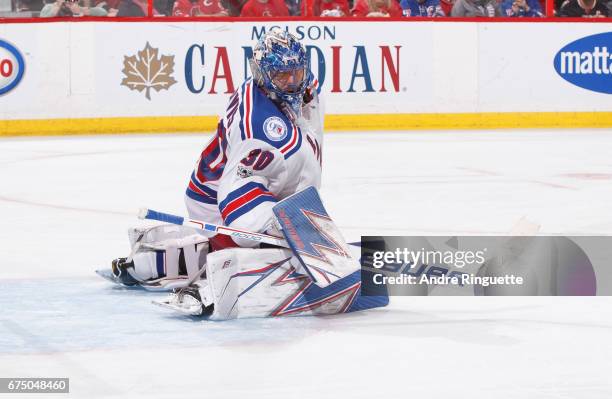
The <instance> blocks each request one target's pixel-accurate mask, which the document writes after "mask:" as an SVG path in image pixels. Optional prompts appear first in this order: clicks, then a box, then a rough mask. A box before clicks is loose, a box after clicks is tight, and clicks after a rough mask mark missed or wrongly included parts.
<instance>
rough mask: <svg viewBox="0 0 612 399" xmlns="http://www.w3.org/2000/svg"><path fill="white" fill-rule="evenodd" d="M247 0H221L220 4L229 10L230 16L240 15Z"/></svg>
mask: <svg viewBox="0 0 612 399" xmlns="http://www.w3.org/2000/svg"><path fill="white" fill-rule="evenodd" d="M246 2H247V0H221V5H222V6H223V7H224V8H225V9H226V10H227V11H228V12H229V15H230V17H238V16H240V12H241V11H242V7H244V5H245V4H246Z"/></svg>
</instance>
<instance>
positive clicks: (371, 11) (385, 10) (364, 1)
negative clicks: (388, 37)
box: [351, 0, 402, 18]
mask: <svg viewBox="0 0 612 399" xmlns="http://www.w3.org/2000/svg"><path fill="white" fill-rule="evenodd" d="M351 14H352V15H353V16H354V17H392V18H401V16H402V9H401V8H400V6H399V4H398V2H397V0H355V5H354V7H353V9H352V10H351Z"/></svg>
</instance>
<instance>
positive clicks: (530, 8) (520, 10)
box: [501, 0, 544, 17]
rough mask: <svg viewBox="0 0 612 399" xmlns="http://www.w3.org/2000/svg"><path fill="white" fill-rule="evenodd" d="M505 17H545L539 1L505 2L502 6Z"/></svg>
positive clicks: (518, 0) (516, 0) (511, 0)
mask: <svg viewBox="0 0 612 399" xmlns="http://www.w3.org/2000/svg"><path fill="white" fill-rule="evenodd" d="M501 14H502V15H503V16H505V17H543V16H544V14H543V13H542V8H541V6H540V2H539V1H538V0H505V1H504V2H503V3H502V5H501Z"/></svg>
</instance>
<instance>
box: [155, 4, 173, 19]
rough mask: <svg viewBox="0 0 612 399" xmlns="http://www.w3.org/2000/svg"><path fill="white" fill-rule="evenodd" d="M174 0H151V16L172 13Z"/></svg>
mask: <svg viewBox="0 0 612 399" xmlns="http://www.w3.org/2000/svg"><path fill="white" fill-rule="evenodd" d="M173 6H174V0H153V16H155V17H169V16H170V15H172V8H173Z"/></svg>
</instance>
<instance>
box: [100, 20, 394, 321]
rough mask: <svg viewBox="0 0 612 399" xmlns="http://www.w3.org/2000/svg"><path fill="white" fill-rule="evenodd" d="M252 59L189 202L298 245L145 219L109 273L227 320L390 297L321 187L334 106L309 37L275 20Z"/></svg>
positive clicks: (334, 309)
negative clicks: (370, 284) (363, 263)
mask: <svg viewBox="0 0 612 399" xmlns="http://www.w3.org/2000/svg"><path fill="white" fill-rule="evenodd" d="M250 67H251V72H252V78H250V79H248V80H246V81H245V82H244V83H243V84H242V86H241V87H240V88H239V89H238V90H236V92H235V93H233V95H232V96H231V98H230V99H229V102H228V105H227V108H226V110H225V114H224V116H223V117H222V118H221V119H220V121H219V123H218V127H217V131H216V134H215V135H214V136H213V137H212V139H211V140H210V141H209V143H208V144H207V145H206V147H205V148H204V150H203V151H202V154H201V156H200V158H199V160H198V162H197V163H196V166H195V170H194V171H193V173H192V174H191V178H190V180H189V185H188V187H187V192H186V196H185V202H186V207H187V212H188V214H189V217H190V218H192V219H193V220H200V221H205V222H206V223H210V224H215V225H223V226H226V227H229V228H232V229H235V230H236V231H248V232H256V233H263V234H266V235H270V236H274V237H276V238H278V240H279V242H283V243H286V245H280V246H276V245H267V246H266V245H264V244H260V243H258V242H256V241H252V240H248V239H244V238H241V237H240V235H239V234H233V235H231V236H228V235H223V234H214V233H207V232H206V231H204V230H195V229H192V228H186V227H184V226H178V225H161V226H156V227H152V228H149V229H133V230H132V231H130V241H131V245H132V253H131V254H130V256H128V257H127V258H119V259H116V260H114V261H113V262H112V269H111V272H110V273H109V275H108V277H110V279H112V280H113V281H115V282H117V283H120V284H123V285H140V286H143V287H144V288H147V289H150V290H172V291H173V292H172V293H171V294H169V296H168V298H166V299H165V300H163V301H159V302H158V304H160V305H162V306H165V307H169V308H171V309H174V310H177V311H179V312H182V313H184V314H187V315H192V316H204V317H208V318H210V319H216V320H224V319H232V318H240V317H267V316H284V315H308V314H337V313H344V312H351V311H355V310H362V309H368V308H372V307H378V306H385V305H386V304H387V303H388V297H387V296H386V293H385V292H375V295H371V293H370V294H367V295H366V292H365V291H367V290H368V288H367V287H362V284H361V270H360V265H359V255H358V253H359V249H358V248H352V247H351V246H349V245H348V244H346V242H345V240H344V239H343V237H342V235H341V234H340V232H339V230H338V228H337V227H336V225H335V224H334V222H333V221H332V219H331V218H330V217H329V215H328V214H327V212H326V210H325V208H324V207H323V204H322V202H321V199H320V197H319V195H318V192H317V188H318V187H319V186H320V183H321V167H322V161H321V159H322V150H323V110H322V104H321V100H320V98H319V94H318V92H317V89H318V84H317V81H316V79H314V77H313V75H312V73H311V71H310V66H309V60H308V57H307V53H306V51H305V48H304V46H303V45H302V44H301V43H300V42H299V41H298V40H297V38H296V37H295V36H293V35H291V34H290V33H288V32H286V31H284V30H281V29H278V28H274V29H272V30H270V31H268V32H267V33H266V34H264V35H263V36H262V37H261V38H260V40H259V41H258V43H257V44H256V46H255V48H254V49H253V57H252V59H251V60H250ZM355 249H357V251H356V252H357V254H355ZM373 292H374V291H373Z"/></svg>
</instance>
